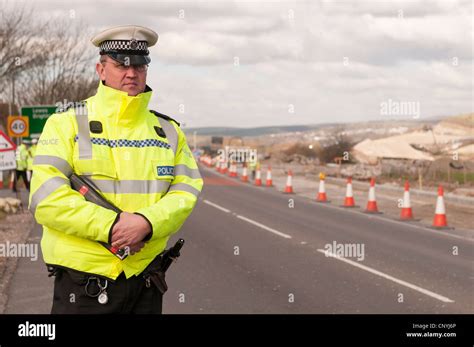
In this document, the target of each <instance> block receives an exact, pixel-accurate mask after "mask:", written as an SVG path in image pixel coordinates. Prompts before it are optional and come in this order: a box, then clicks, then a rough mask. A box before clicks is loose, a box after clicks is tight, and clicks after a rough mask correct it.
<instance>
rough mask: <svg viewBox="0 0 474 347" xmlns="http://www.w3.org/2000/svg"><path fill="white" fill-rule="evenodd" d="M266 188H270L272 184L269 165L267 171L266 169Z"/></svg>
mask: <svg viewBox="0 0 474 347" xmlns="http://www.w3.org/2000/svg"><path fill="white" fill-rule="evenodd" d="M266 186H267V187H272V186H273V182H272V168H271V166H270V165H268V169H267V182H266Z"/></svg>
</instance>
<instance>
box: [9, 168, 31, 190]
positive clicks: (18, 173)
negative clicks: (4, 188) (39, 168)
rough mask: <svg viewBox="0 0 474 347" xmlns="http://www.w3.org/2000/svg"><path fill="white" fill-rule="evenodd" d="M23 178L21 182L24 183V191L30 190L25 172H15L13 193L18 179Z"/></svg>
mask: <svg viewBox="0 0 474 347" xmlns="http://www.w3.org/2000/svg"><path fill="white" fill-rule="evenodd" d="M20 177H21V178H23V182H24V183H25V187H26V189H28V190H30V182H29V181H28V178H27V176H26V171H20V170H15V175H14V178H13V191H14V192H16V190H17V189H16V184H17V183H18V179H19V178H20Z"/></svg>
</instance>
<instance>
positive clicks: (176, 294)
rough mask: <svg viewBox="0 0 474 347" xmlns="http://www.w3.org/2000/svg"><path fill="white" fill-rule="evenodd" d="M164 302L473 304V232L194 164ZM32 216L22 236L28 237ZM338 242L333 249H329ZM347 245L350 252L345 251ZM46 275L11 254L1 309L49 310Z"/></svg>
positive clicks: (390, 307)
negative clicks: (197, 183) (194, 190)
mask: <svg viewBox="0 0 474 347" xmlns="http://www.w3.org/2000/svg"><path fill="white" fill-rule="evenodd" d="M201 173H202V175H203V177H204V181H205V186H204V189H203V192H202V194H201V196H200V199H199V202H198V204H197V206H196V208H195V210H194V211H193V213H192V215H191V217H190V218H189V219H188V220H187V221H186V223H185V225H184V226H183V228H182V229H181V230H180V231H179V232H178V233H177V234H176V235H173V237H172V239H171V241H170V243H169V244H173V243H174V241H175V240H176V239H177V238H178V237H182V238H184V239H185V240H186V243H185V245H184V248H183V250H182V256H181V257H180V258H179V260H178V262H176V263H175V264H173V265H172V267H171V268H170V270H169V272H168V274H167V280H168V285H169V290H168V292H167V293H166V295H165V301H164V309H163V311H164V313H224V314H227V313H229V314H230V313H323V314H326V313H473V312H474V299H473V295H472V293H473V289H474V286H473V283H474V267H473V264H474V263H473V260H474V257H473V253H474V252H473V239H472V237H470V235H472V233H473V231H468V230H464V231H463V230H458V229H457V230H456V231H451V230H433V229H430V228H428V227H423V226H420V225H418V224H410V223H406V222H399V221H395V220H392V219H390V218H388V217H386V216H384V215H367V214H364V213H361V212H360V210H347V209H343V208H341V207H339V206H338V205H337V203H333V204H319V203H316V202H313V201H311V200H310V199H307V198H304V197H299V196H295V195H288V194H283V193H281V192H279V191H277V190H276V189H274V188H263V187H262V188H260V187H255V186H253V185H250V184H243V183H240V182H239V181H238V180H237V179H232V178H228V177H225V176H223V175H221V174H218V173H216V172H214V171H213V170H211V169H208V168H205V167H201ZM40 237H41V230H40V226H38V225H37V226H36V227H35V229H34V230H33V231H32V233H31V234H30V238H29V242H35V243H36V242H39V240H40ZM334 243H335V244H336V246H338V245H339V247H340V246H343V247H344V246H346V247H347V246H350V245H354V247H352V248H351V249H349V248H346V251H349V250H351V251H353V252H352V253H347V252H346V253H343V254H340V256H339V257H332V256H330V255H331V254H329V253H328V252H326V251H327V250H329V251H332V252H333V254H334V253H335V255H337V254H338V253H337V251H338V248H337V247H336V249H329V248H328V247H326V245H328V244H329V245H333V244H334ZM355 251H358V252H355ZM52 282H53V281H52V279H51V278H48V277H47V275H46V269H45V267H44V264H43V263H42V261H41V258H40V259H39V261H37V262H31V261H27V260H25V259H20V261H19V263H18V268H17V271H16V272H15V274H14V276H13V278H12V282H11V286H10V288H9V301H8V303H7V309H6V313H49V311H50V308H51V301H52Z"/></svg>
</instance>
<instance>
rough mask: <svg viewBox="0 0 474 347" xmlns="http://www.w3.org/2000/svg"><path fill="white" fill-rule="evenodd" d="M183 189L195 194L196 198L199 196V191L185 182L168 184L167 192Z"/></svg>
mask: <svg viewBox="0 0 474 347" xmlns="http://www.w3.org/2000/svg"><path fill="white" fill-rule="evenodd" d="M176 190H177V191H183V192H188V193H191V194H193V195H195V196H196V198H197V197H198V196H199V193H201V192H200V191H199V190H197V189H196V188H194V187H193V186H190V185H189V184H186V183H176V184H173V185H171V186H170V189H169V190H168V192H172V191H176Z"/></svg>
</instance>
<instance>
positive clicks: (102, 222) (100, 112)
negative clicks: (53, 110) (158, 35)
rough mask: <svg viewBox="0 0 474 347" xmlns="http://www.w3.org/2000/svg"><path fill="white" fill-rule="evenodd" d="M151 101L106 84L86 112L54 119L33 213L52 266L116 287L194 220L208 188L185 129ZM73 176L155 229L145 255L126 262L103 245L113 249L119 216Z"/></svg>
mask: <svg viewBox="0 0 474 347" xmlns="http://www.w3.org/2000/svg"><path fill="white" fill-rule="evenodd" d="M151 94H152V92H151V89H149V88H148V87H147V90H145V92H144V93H141V94H139V95H137V96H135V97H132V96H128V95H127V93H126V92H122V91H119V90H115V89H113V88H110V87H107V86H105V85H103V84H102V83H99V88H98V91H97V94H96V95H94V96H92V97H90V98H88V99H87V100H85V102H84V103H83V104H79V105H76V106H75V107H73V108H70V109H68V110H66V111H65V112H62V113H57V114H54V115H52V116H51V117H49V119H48V121H47V122H46V125H45V127H44V130H43V133H42V134H41V138H40V140H39V141H38V147H37V150H36V156H35V159H34V162H33V178H32V182H31V193H30V205H29V208H30V210H31V211H32V212H33V214H34V216H35V218H36V220H37V222H38V223H39V224H42V225H43V237H42V240H41V248H42V251H43V257H44V261H45V263H46V264H51V265H59V266H63V267H67V268H72V269H76V270H79V271H83V272H87V273H93V274H97V275H101V276H104V277H108V278H110V279H113V280H114V279H115V278H116V277H117V276H118V275H119V274H120V273H121V272H122V271H124V272H125V275H126V277H127V278H129V277H131V276H133V275H136V274H139V273H141V272H142V271H143V270H144V269H145V268H146V266H147V265H148V264H149V263H150V262H151V261H152V260H153V259H154V258H155V257H156V255H157V254H159V253H161V252H162V251H163V250H164V249H165V247H166V244H167V241H168V239H169V237H170V236H171V235H172V234H174V233H175V232H176V231H178V230H179V229H180V227H181V226H182V224H183V223H184V221H185V220H186V218H187V217H188V216H189V215H190V213H191V211H192V210H193V208H194V206H195V204H196V201H197V198H198V195H199V193H200V191H201V189H202V185H203V181H202V178H201V176H200V173H199V170H198V167H197V164H196V162H195V160H194V157H193V156H192V153H191V151H190V150H189V147H188V145H187V143H186V138H185V135H184V133H183V132H182V130H181V129H180V128H179V126H178V124H176V123H175V122H174V121H172V120H170V119H168V120H167V119H165V118H159V117H157V116H156V115H155V114H153V113H151V112H150V111H149V110H148V102H149V100H150V97H151ZM81 106H83V107H81ZM160 134H161V135H160ZM72 172H75V173H76V174H79V175H83V176H86V177H87V178H89V179H90V180H91V181H92V182H93V183H94V185H96V186H97V187H98V189H99V190H100V191H101V192H102V194H103V195H104V196H105V198H106V199H107V200H109V201H110V202H112V203H113V204H115V205H116V206H117V207H119V208H120V209H122V210H123V211H127V212H131V213H139V214H141V215H142V216H144V217H145V218H146V219H147V220H148V221H149V223H150V224H151V226H152V236H151V239H150V240H149V241H147V242H146V245H145V247H144V248H142V250H141V251H140V252H138V253H136V254H134V255H129V256H128V257H127V258H125V259H124V260H120V259H119V258H117V257H116V256H114V255H113V254H112V253H110V252H109V251H108V250H107V249H106V248H105V247H104V246H102V245H101V244H99V243H98V242H97V241H102V242H108V241H109V236H110V235H109V233H110V232H111V227H112V226H113V224H114V222H115V221H116V218H117V214H116V213H115V212H113V211H111V210H108V209H105V208H103V207H100V206H98V205H95V204H93V203H91V202H88V201H85V199H84V197H83V196H82V195H81V194H80V193H78V192H76V191H74V190H73V189H71V187H70V185H69V180H68V177H69V175H70V174H71V173H72Z"/></svg>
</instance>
